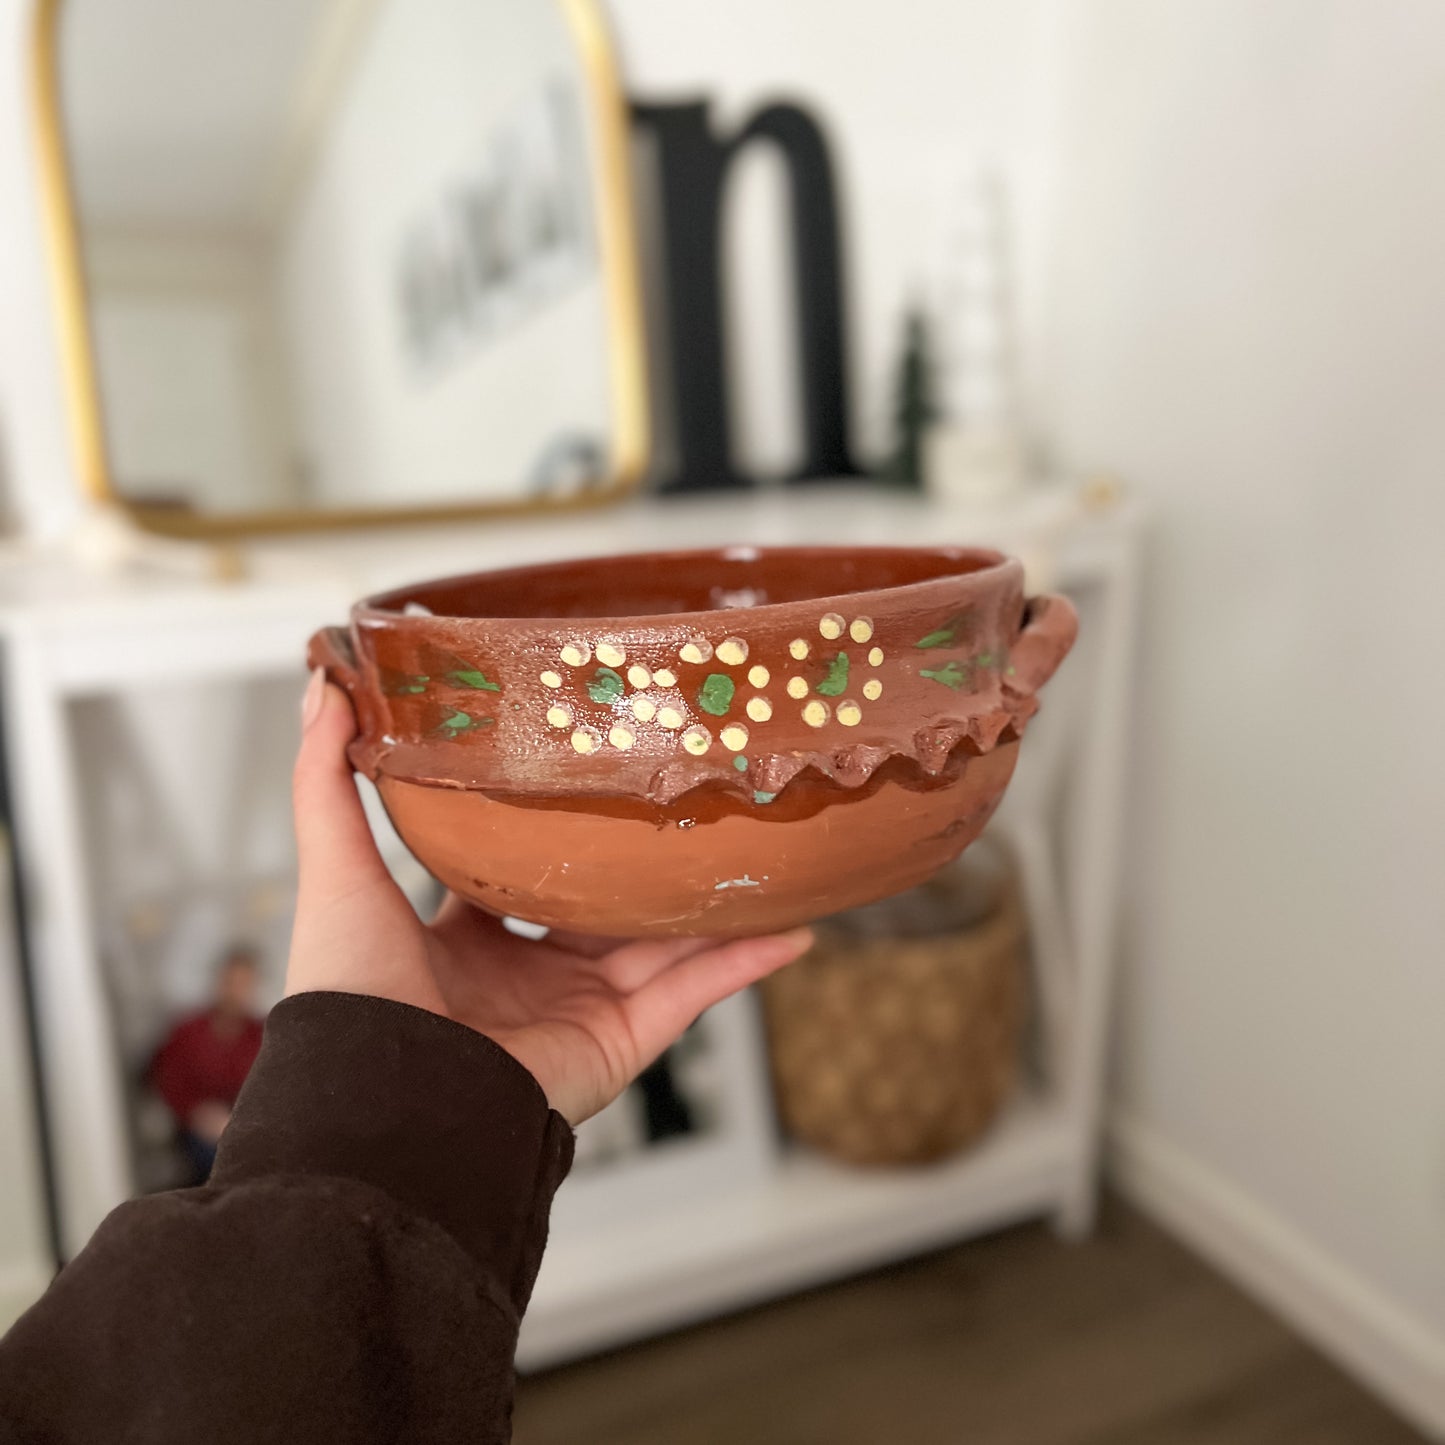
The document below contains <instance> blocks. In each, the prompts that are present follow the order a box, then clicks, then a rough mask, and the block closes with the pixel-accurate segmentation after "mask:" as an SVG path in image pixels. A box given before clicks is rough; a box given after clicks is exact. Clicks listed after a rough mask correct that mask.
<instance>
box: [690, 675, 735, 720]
mask: <svg viewBox="0 0 1445 1445" xmlns="http://www.w3.org/2000/svg"><path fill="white" fill-rule="evenodd" d="M735 691H736V688H735V687H734V685H733V680H732V678H730V677H728V676H727V674H726V673H722V672H711V673H709V674H708V675H707V678H706V680H705V681H704V682H703V685H702V686H701V687H700V688H699V689H698V692H697V705H698V706H699V707H700V708H701V709H702V710H703V711H704V712H710V713H711V714H712V715H713V716H714V717H722V715H723V714H724V713H725V712H727V710H728V709H729V708H730V707H731V706H732V705H733V693H734V692H735Z"/></svg>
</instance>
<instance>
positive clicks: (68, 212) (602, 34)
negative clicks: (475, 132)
mask: <svg viewBox="0 0 1445 1445" xmlns="http://www.w3.org/2000/svg"><path fill="white" fill-rule="evenodd" d="M66 3H67V0H34V31H33V54H32V64H33V101H34V131H35V141H36V146H37V150H38V172H39V180H40V192H41V211H42V215H43V218H44V226H45V234H46V242H47V251H48V253H49V261H50V279H51V291H52V305H53V307H54V311H55V317H56V323H57V329H58V333H59V336H58V339H59V346H60V361H61V370H62V374H63V388H64V394H65V402H66V410H67V414H68V421H69V425H70V432H71V447H72V452H73V457H74V462H75V467H76V471H77V474H78V478H79V481H80V485H81V489H82V491H83V492H84V494H85V495H86V496H87V497H89V498H90V499H91V500H92V501H93V502H97V503H101V504H104V505H107V506H118V507H120V508H122V509H123V510H124V511H125V512H126V513H127V514H128V515H129V516H130V517H131V518H132V519H133V520H134V521H135V522H136V523H138V524H139V525H140V526H141V527H144V528H146V529H147V530H149V531H154V532H162V533H167V534H169V535H172V536H182V537H235V536H242V535H247V534H253V533H263V532H294V531H313V530H321V529H325V528H337V527H359V526H375V525H385V524H390V523H413V522H443V521H452V520H461V519H470V518H480V517H502V516H516V515H521V514H528V515H534V514H538V513H545V512H571V511H577V510H579V509H584V508H592V507H598V506H604V505H606V504H608V503H612V502H617V501H620V500H621V499H622V498H623V497H625V496H627V495H629V494H630V493H632V492H633V491H635V490H636V489H637V487H638V486H639V484H640V483H641V481H642V477H643V473H644V472H645V471H646V469H647V465H648V461H649V457H650V453H651V443H652V433H651V416H650V408H649V400H648V397H649V392H648V378H647V352H646V331H645V325H644V320H643V310H642V288H641V277H640V268H639V259H638V248H637V233H636V225H635V219H634V215H633V191H632V175H631V165H630V135H629V128H630V112H629V107H628V102H627V98H626V96H625V94H624V93H623V90H622V84H621V80H620V78H619V75H618V68H617V61H616V57H615V55H614V53H613V49H612V43H611V38H610V36H609V34H608V31H607V25H606V21H605V19H604V17H603V15H602V13H601V9H600V0H552V3H555V4H556V5H557V6H558V8H559V9H560V11H561V12H562V17H563V20H564V22H565V23H566V26H567V30H568V33H569V34H570V36H571V38H572V43H573V45H574V47H575V49H576V53H577V59H578V63H579V65H580V68H581V71H582V76H583V81H584V86H583V89H584V102H585V105H586V109H587V116H588V120H589V122H590V124H591V126H592V129H593V132H594V135H595V137H596V147H597V159H598V171H597V174H596V175H595V176H594V180H595V182H596V187H595V190H596V206H595V216H596V224H597V240H598V252H599V258H600V266H601V273H602V275H601V284H602V287H603V292H604V303H603V304H604V310H605V314H606V317H607V367H608V390H609V392H610V393H611V407H612V422H613V431H612V437H611V443H610V453H611V455H610V459H609V460H610V470H609V475H608V476H607V478H606V479H605V481H604V482H603V484H602V485H601V486H598V487H595V488H592V489H590V490H588V491H587V492H585V493H582V494H580V495H577V496H568V497H560V498H546V497H526V498H520V499H518V500H516V501H509V502H490V503H487V502H481V503H468V504H458V503H443V504H440V505H433V506H425V505H419V506H411V507H408V506H400V507H341V508H329V509H328V508H314V509H305V508H283V509H261V510H257V511H253V512H224V513H220V512H218V513H214V514H212V515H205V514H201V513H185V512H176V511H174V510H172V509H169V508H161V507H150V506H147V505H145V504H144V503H135V502H128V501H127V500H126V498H125V497H124V496H123V495H121V494H120V492H119V491H118V490H117V488H116V485H115V478H114V475H113V473H112V471H111V467H110V459H109V455H108V452H107V446H106V436H105V419H104V407H103V405H102V402H101V396H100V386H99V382H98V380H97V373H96V363H95V350H94V342H93V339H92V335H91V323H90V310H89V304H88V300H87V289H86V279H85V264H84V256H83V251H82V246H81V239H80V228H79V224H78V219H77V214H76V208H75V199H74V187H73V182H72V178H71V172H70V161H69V155H68V152H67V149H66V142H65V126H64V122H63V119H62V113H61V95H60V70H59V43H58V42H59V29H60V15H61V11H62V8H63V7H64V5H65V4H66ZM102 3H104V0H102Z"/></svg>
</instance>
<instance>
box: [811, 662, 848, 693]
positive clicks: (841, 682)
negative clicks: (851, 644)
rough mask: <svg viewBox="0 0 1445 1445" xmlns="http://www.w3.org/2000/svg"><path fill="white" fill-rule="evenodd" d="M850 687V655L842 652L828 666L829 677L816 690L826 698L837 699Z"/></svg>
mask: <svg viewBox="0 0 1445 1445" xmlns="http://www.w3.org/2000/svg"><path fill="white" fill-rule="evenodd" d="M847 686H848V654H847V653H846V652H840V653H839V654H838V655H837V657H835V658H834V659H833V660H832V662H830V663H829V664H828V675H827V677H825V678H824V679H823V680H822V682H820V683H819V684H818V686H817V687H816V688H815V689H814V691H816V692H819V693H821V694H822V695H823V696H824V697H837V696H839V694H840V693H842V691H843V689H844V688H846V687H847Z"/></svg>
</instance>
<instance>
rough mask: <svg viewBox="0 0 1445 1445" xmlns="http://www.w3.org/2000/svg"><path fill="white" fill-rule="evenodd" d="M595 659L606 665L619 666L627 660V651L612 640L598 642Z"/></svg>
mask: <svg viewBox="0 0 1445 1445" xmlns="http://www.w3.org/2000/svg"><path fill="white" fill-rule="evenodd" d="M597 661H598V662H601V663H604V664H605V665H606V666H608V667H621V666H622V664H623V663H624V662H626V661H627V653H626V651H625V650H624V649H622V648H621V647H618V646H617V644H616V643H613V642H599V643H598V644H597Z"/></svg>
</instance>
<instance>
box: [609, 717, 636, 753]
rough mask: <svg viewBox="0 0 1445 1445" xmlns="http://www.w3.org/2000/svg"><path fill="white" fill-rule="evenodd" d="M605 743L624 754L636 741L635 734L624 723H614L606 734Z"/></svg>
mask: <svg viewBox="0 0 1445 1445" xmlns="http://www.w3.org/2000/svg"><path fill="white" fill-rule="evenodd" d="M607 741H608V742H609V743H611V744H612V746H613V747H614V748H616V749H617V750H618V751H619V752H623V753H625V752H626V751H627V750H628V748H630V747H631V746H632V745H633V743H635V742H636V741H637V734H636V733H634V732H633V731H632V729H631V728H630V727H628V726H627V724H626V723H614V724H613V725H612V731H611V732H610V733H608V734H607Z"/></svg>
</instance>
